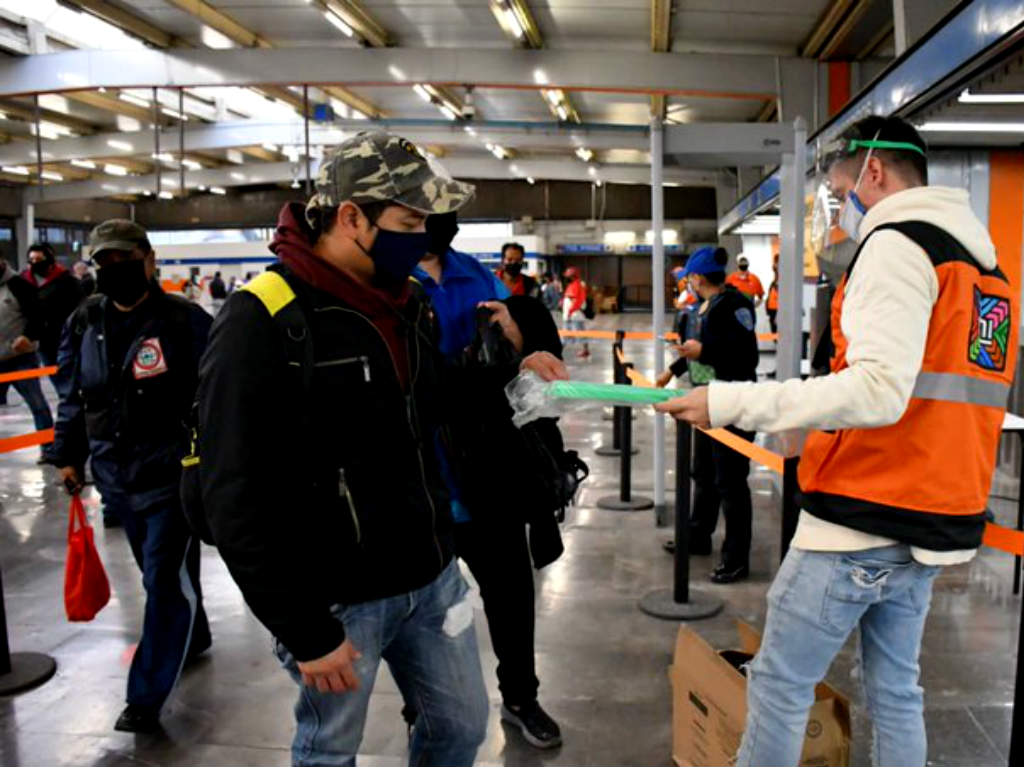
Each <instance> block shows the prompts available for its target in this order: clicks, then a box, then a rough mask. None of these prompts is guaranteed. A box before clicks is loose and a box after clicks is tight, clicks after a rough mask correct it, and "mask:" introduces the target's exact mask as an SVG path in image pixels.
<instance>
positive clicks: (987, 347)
mask: <svg viewBox="0 0 1024 767" xmlns="http://www.w3.org/2000/svg"><path fill="white" fill-rule="evenodd" d="M1009 340H1010V301H1009V299H1006V298H1003V297H1002V296H987V295H985V294H984V293H982V292H981V291H980V290H978V289H977V288H975V289H974V313H973V316H972V318H971V339H970V344H969V346H968V347H967V359H968V360H970V361H971V362H973V363H974V364H975V365H977V366H978V367H980V368H982V369H984V370H997V371H998V370H1004V369H1005V368H1006V347H1007V345H1008V344H1009Z"/></svg>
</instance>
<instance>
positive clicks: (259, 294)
mask: <svg viewBox="0 0 1024 767" xmlns="http://www.w3.org/2000/svg"><path fill="white" fill-rule="evenodd" d="M240 290H244V291H246V292H248V293H252V294H253V295H254V296H256V298H258V299H259V300H260V303H262V304H263V306H264V307H265V308H266V310H267V311H268V312H269V313H270V316H271V317H272V318H273V320H274V322H275V323H276V324H277V325H278V326H279V327H280V328H281V330H282V332H283V333H284V334H285V338H286V339H287V341H288V343H287V346H286V349H287V352H286V353H287V355H288V365H289V366H291V367H296V368H299V371H300V374H301V377H302V389H303V392H304V393H308V392H309V391H310V389H311V388H312V385H313V363H314V358H313V337H312V334H311V333H310V329H309V322H308V321H307V320H306V312H305V310H304V309H303V307H302V303H301V302H300V300H299V297H298V295H297V294H296V291H295V290H294V288H292V286H291V284H290V283H289V281H288V279H287V277H286V276H285V275H284V274H282V273H281V272H279V271H276V270H268V271H266V272H263V274H261V275H259V276H258V277H255V278H254V279H252V280H250V281H249V282H247V283H246V284H245V285H243V286H242V287H241V288H240Z"/></svg>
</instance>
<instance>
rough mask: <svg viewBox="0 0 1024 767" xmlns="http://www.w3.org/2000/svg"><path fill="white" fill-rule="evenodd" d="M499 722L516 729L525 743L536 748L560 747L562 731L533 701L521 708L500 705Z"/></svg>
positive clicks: (538, 704)
mask: <svg viewBox="0 0 1024 767" xmlns="http://www.w3.org/2000/svg"><path fill="white" fill-rule="evenodd" d="M501 721H503V722H508V723H509V724H511V725H513V726H515V727H518V728H519V731H520V732H521V733H522V734H523V737H524V738H526V742H527V743H529V744H530V745H531V746H536V747H537V748H558V747H559V746H560V745H562V731H561V730H560V729H558V724H557V723H556V722H555V720H554V719H552V718H551V717H550V716H548V715H547V713H545V711H544V709H542V708H541V707H540V703H538V702H537V701H533V702H532V703H527V704H525V705H523V706H509V705H506V704H502V706H501Z"/></svg>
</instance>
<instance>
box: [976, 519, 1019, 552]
mask: <svg viewBox="0 0 1024 767" xmlns="http://www.w3.org/2000/svg"><path fill="white" fill-rule="evenodd" d="M981 542H982V543H983V544H985V545H986V546H991V547H992V548H994V549H999V550H1000V551H1005V552H1006V553H1007V554H1014V555H1015V556H1018V557H1020V556H1024V533H1022V532H1021V531H1020V530H1014V529H1013V528H1012V527H1003V526H1002V525H993V524H992V523H991V522H989V523H988V524H987V525H985V535H984V536H983V537H982V539H981Z"/></svg>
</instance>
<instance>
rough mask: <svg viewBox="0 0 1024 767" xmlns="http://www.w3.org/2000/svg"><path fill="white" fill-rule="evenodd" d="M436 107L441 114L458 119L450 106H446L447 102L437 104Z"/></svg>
mask: <svg viewBox="0 0 1024 767" xmlns="http://www.w3.org/2000/svg"><path fill="white" fill-rule="evenodd" d="M438 109H440V110H441V114H443V115H444V116H445V117H447V118H448V119H449V120H455V119H458V115H456V114H455V112H454V111H452V108H451V107H450V106H448V105H447V104H439V105H438Z"/></svg>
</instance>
